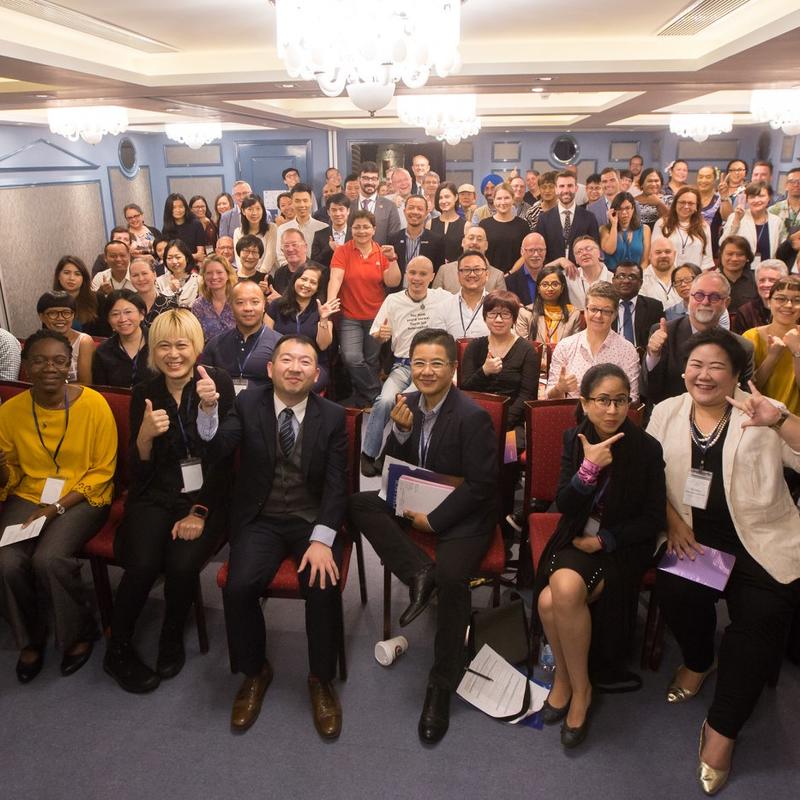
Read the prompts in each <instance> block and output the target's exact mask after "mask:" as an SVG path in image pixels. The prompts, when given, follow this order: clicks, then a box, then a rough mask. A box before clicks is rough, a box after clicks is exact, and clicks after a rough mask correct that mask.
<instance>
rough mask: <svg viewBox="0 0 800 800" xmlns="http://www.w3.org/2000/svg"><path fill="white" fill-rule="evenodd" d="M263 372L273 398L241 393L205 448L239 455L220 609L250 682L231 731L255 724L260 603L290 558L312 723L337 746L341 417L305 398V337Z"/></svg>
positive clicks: (311, 373) (263, 676)
mask: <svg viewBox="0 0 800 800" xmlns="http://www.w3.org/2000/svg"><path fill="white" fill-rule="evenodd" d="M268 369H269V375H270V378H271V379H272V384H273V386H274V390H271V389H270V388H268V387H258V388H256V389H248V390H247V391H244V392H242V393H241V394H240V395H239V396H238V397H237V398H236V404H235V407H234V411H233V412H232V413H231V414H229V415H228V416H227V417H226V418H225V419H224V420H222V421H221V422H220V423H219V427H218V430H217V431H216V434H215V435H214V436H213V439H211V442H210V444H209V445H208V453H209V456H210V457H211V458H212V459H213V460H215V461H216V460H217V459H220V458H223V457H225V456H226V455H228V454H230V453H232V452H234V451H235V450H236V449H237V448H239V452H240V457H241V465H240V468H239V471H238V475H237V480H236V488H235V490H234V501H233V505H234V507H235V508H234V510H233V512H232V519H231V540H230V547H231V550H230V561H229V572H228V582H227V584H226V586H225V589H224V590H223V601H224V606H225V624H226V626H227V629H228V642H229V645H230V651H231V662H232V666H233V668H234V670H236V671H237V672H243V673H244V674H245V676H246V677H245V679H244V682H243V683H242V685H241V688H240V689H239V691H238V693H237V694H236V699H235V700H234V703H233V711H232V715H231V726H232V728H233V729H234V730H237V731H245V730H247V729H248V728H249V727H250V726H251V725H252V724H253V723H254V722H255V721H256V719H257V718H258V714H259V711H260V710H261V704H262V701H263V698H264V693H265V692H266V690H267V687H268V686H269V684H270V682H271V680H272V667H271V666H270V663H269V661H267V658H266V655H265V646H266V632H265V626H264V616H263V613H262V610H261V605H260V603H259V598H260V597H261V594H262V592H263V591H264V589H265V588H266V587H267V586H268V585H269V583H270V581H271V580H272V579H273V577H274V576H275V573H276V572H277V570H278V568H279V567H280V565H281V562H282V561H283V559H284V558H286V557H287V556H290V555H291V556H292V558H293V559H294V561H295V563H297V564H298V579H299V581H300V586H301V589H302V591H303V594H304V596H305V598H306V633H307V635H308V657H309V670H310V671H309V676H308V686H309V691H310V694H311V704H312V709H313V714H314V725H315V727H316V729H317V731H318V732H319V734H320V735H321V736H323V737H324V738H327V739H335V738H336V737H337V736H338V735H339V733H340V731H341V726H342V711H341V706H340V704H339V699H338V697H337V696H336V691H335V689H334V687H333V683H332V681H333V678H334V675H335V671H336V658H337V653H338V642H339V637H340V636H341V626H342V621H341V603H340V599H339V598H338V597H337V594H336V593H337V592H338V591H339V588H338V587H337V585H336V583H337V580H338V578H339V563H340V559H341V546H340V542H339V537H338V536H337V531H338V529H339V527H340V525H341V524H342V520H343V519H344V514H345V510H346V504H347V482H346V461H347V433H346V428H345V412H344V409H343V408H342V407H341V406H338V405H336V404H335V403H331V402H330V401H328V400H324V399H322V398H320V397H319V396H318V395H316V394H313V393H312V392H311V388H312V386H313V385H314V382H315V381H316V380H317V378H318V377H319V369H318V367H317V351H316V349H315V347H314V344H313V342H311V341H310V340H309V339H307V338H306V337H304V336H298V335H294V334H292V335H288V336H284V337H283V338H282V339H281V340H280V341H279V342H278V343H277V345H276V346H275V350H274V352H273V354H272V361H270V363H269V365H268ZM212 432H213V431H212Z"/></svg>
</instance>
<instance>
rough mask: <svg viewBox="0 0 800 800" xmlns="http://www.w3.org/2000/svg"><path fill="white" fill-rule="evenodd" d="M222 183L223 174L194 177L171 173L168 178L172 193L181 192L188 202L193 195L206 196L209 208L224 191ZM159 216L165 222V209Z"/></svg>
mask: <svg viewBox="0 0 800 800" xmlns="http://www.w3.org/2000/svg"><path fill="white" fill-rule="evenodd" d="M222 185H223V176H222V175H198V176H197V177H194V178H193V177H189V176H188V175H185V176H175V175H170V176H169V177H168V178H167V186H168V187H169V191H170V194H172V193H173V192H179V193H180V194H182V195H183V196H184V197H185V198H186V200H187V202H188V201H189V200H191V198H192V196H193V195H196V194H201V195H203V197H205V199H206V202H207V203H208V207H209V208H213V206H214V198H215V197H216V196H217V195H218V194H220V193H221V192H222V191H223V188H222ZM159 218H160V219H162V222H163V209H162V211H161V216H160V217H159ZM156 227H158V228H160V227H161V226H160V225H157V226H156Z"/></svg>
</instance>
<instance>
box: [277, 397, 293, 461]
mask: <svg viewBox="0 0 800 800" xmlns="http://www.w3.org/2000/svg"><path fill="white" fill-rule="evenodd" d="M293 419H294V411H292V409H291V408H284V409H283V411H281V413H280V414H279V415H278V421H279V422H280V427H279V428H278V441H279V442H280V445H281V450H282V451H283V454H284V455H285V456H288V455H289V453H291V452H292V448H293V447H294V428H293V427H292V420H293Z"/></svg>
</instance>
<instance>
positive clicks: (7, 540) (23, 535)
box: [0, 516, 47, 547]
mask: <svg viewBox="0 0 800 800" xmlns="http://www.w3.org/2000/svg"><path fill="white" fill-rule="evenodd" d="M45 522H47V517H44V516H42V517H38V518H37V519H35V520H34V521H33V522H31V524H30V525H28V527H27V528H23V527H22V523H20V524H19V525H9V526H8V527H7V528H6V529H5V530H4V531H3V537H2V538H1V539H0V547H5V546H6V545H7V544H14V542H23V541H25V539H33V538H34V536H38V535H39V534H40V533H41V532H42V528H44V524H45Z"/></svg>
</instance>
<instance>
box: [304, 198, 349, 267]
mask: <svg viewBox="0 0 800 800" xmlns="http://www.w3.org/2000/svg"><path fill="white" fill-rule="evenodd" d="M351 206H352V203H351V202H350V198H349V197H348V196H347V195H346V194H344V192H339V193H337V194H334V195H330V196H329V197H328V199H327V200H326V201H325V210H326V213H327V215H328V219H329V224H328V227H327V228H323V229H322V230H319V231H317V232H316V233H315V234H314V241H313V242H312V243H311V260H312V261H316V262H318V263H319V264H324V265H325V266H326V267H330V265H331V259H332V258H333V251H334V250H335V249H336V248H337V247H338V246H339V245H340V244H344V243H345V242H346V241H347V240H348V239H350V238H351V236H350V225H349V223H348V219H349V216H350V208H351Z"/></svg>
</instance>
